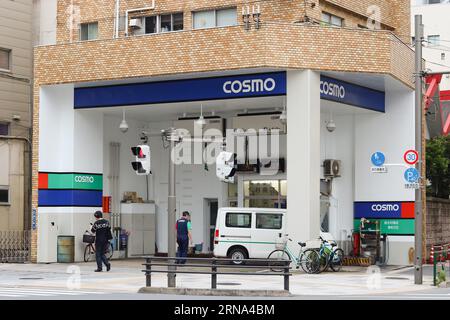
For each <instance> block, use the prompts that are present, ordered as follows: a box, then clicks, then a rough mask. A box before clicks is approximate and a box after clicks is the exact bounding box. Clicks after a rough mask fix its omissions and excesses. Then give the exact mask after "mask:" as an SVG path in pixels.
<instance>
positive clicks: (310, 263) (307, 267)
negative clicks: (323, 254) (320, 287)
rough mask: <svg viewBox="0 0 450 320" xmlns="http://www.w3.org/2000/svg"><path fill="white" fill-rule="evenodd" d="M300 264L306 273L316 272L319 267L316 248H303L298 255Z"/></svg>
mask: <svg viewBox="0 0 450 320" xmlns="http://www.w3.org/2000/svg"><path fill="white" fill-rule="evenodd" d="M300 266H301V267H302V269H303V271H305V272H306V273H309V274H312V273H317V270H318V269H319V267H320V257H319V253H318V252H317V251H316V250H313V249H308V250H305V251H304V252H303V253H302V255H301V256H300Z"/></svg>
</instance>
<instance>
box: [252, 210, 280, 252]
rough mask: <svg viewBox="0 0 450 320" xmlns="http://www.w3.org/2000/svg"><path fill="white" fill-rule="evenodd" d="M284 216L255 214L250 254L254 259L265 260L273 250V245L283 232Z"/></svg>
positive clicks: (271, 213)
mask: <svg viewBox="0 0 450 320" xmlns="http://www.w3.org/2000/svg"><path fill="white" fill-rule="evenodd" d="M283 220H284V215H283V214H281V213H277V212H258V211H256V213H255V225H254V228H253V229H252V253H253V257H254V258H258V259H266V258H267V257H268V256H269V254H270V253H271V252H272V251H273V250H275V244H276V242H277V239H279V237H280V234H282V233H283V232H284V231H283V224H284V221H283Z"/></svg>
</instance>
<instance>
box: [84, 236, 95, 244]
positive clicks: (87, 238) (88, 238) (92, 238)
mask: <svg viewBox="0 0 450 320" xmlns="http://www.w3.org/2000/svg"><path fill="white" fill-rule="evenodd" d="M83 242H84V243H94V242H95V236H92V235H90V234H84V235H83Z"/></svg>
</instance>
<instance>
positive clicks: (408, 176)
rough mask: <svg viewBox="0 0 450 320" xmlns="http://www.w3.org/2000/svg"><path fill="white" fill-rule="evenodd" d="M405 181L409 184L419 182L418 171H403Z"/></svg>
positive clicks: (410, 169) (412, 169) (414, 169)
mask: <svg viewBox="0 0 450 320" xmlns="http://www.w3.org/2000/svg"><path fill="white" fill-rule="evenodd" d="M405 180H406V182H409V183H415V182H417V181H419V171H417V169H416V168H409V169H407V170H406V171H405Z"/></svg>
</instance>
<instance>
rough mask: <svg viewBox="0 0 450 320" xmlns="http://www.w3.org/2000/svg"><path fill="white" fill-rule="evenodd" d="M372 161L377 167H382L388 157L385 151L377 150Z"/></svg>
mask: <svg viewBox="0 0 450 320" xmlns="http://www.w3.org/2000/svg"><path fill="white" fill-rule="evenodd" d="M371 161H372V164H373V165H374V166H375V167H381V166H382V165H383V164H384V162H385V161H386V157H385V156H384V153H382V152H375V153H374V154H373V155H372V158H371Z"/></svg>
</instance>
